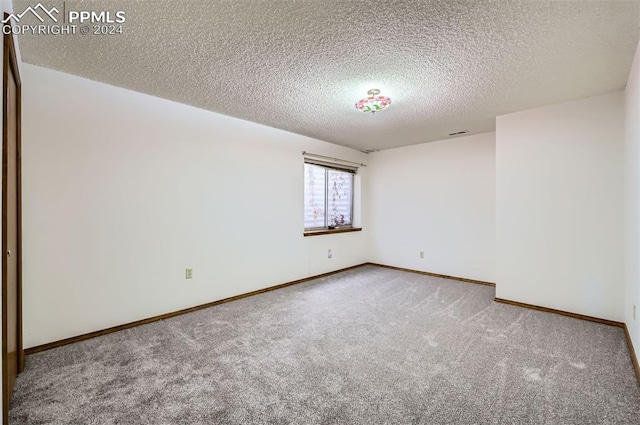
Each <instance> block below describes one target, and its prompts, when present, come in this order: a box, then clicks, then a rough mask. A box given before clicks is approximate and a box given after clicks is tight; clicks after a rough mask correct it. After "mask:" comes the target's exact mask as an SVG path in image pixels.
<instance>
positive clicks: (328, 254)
mask: <svg viewBox="0 0 640 425" xmlns="http://www.w3.org/2000/svg"><path fill="white" fill-rule="evenodd" d="M331 257H333V253H332V252H331V250H329V252H327V258H331Z"/></svg>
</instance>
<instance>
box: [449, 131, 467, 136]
mask: <svg viewBox="0 0 640 425" xmlns="http://www.w3.org/2000/svg"><path fill="white" fill-rule="evenodd" d="M467 133H469V130H462V131H456V132H455V133H449V136H460V135H462V134H467Z"/></svg>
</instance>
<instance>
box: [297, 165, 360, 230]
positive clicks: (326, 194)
mask: <svg viewBox="0 0 640 425" xmlns="http://www.w3.org/2000/svg"><path fill="white" fill-rule="evenodd" d="M306 164H309V165H312V166H316V167H321V168H323V169H324V214H323V215H324V226H316V227H304V236H314V235H324V234H329V233H343V232H349V231H359V230H362V229H361V228H356V227H354V225H353V222H354V211H355V205H354V204H355V199H354V198H355V180H356V179H355V176H356V174H357V168H355V167H346V166H345V167H342V166H340V165H339V164H333V163H327V162H324V161H316V160H310V159H308V158H305V160H304V165H306ZM329 170H335V171H339V172H342V173H348V174H351V197H350V200H349V206H350V217H351V220H350V223H349V224H345V225H342V226H329V211H328V209H329ZM306 178H307V176H306V173H305V174H304V176H303V194H304V193H306V189H307V188H306V184H304V183H306ZM303 198H304V196H303ZM305 208H306V205H303V211H304V209H305ZM303 221H304V220H303Z"/></svg>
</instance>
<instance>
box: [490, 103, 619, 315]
mask: <svg viewBox="0 0 640 425" xmlns="http://www.w3.org/2000/svg"><path fill="white" fill-rule="evenodd" d="M623 116H624V93H623V92H622V91H620V92H615V93H611V94H607V95H604V96H597V97H591V98H588V99H581V100H576V101H571V102H566V103H562V104H558V105H552V106H546V107H542V108H536V109H531V110H527V111H523V112H518V113H514V114H509V115H503V116H499V117H497V120H496V128H497V130H496V133H497V137H496V161H497V162H496V190H497V210H496V222H497V251H496V255H497V282H496V283H497V287H496V296H497V297H499V298H505V299H509V300H514V301H520V302H524V303H529V304H535V305H539V306H544V307H550V308H555V309H560V310H565V311H569V312H574V313H579V314H585V315H589V316H595V317H600V318H604V319H610V320H616V321H623V320H624V314H623V294H624V289H623V283H622V278H623V276H622V275H623V273H622V269H623V260H622V257H623V241H622V240H623V230H622V216H623V213H622V206H623V190H622V183H623V172H622V165H623V138H624V136H623Z"/></svg>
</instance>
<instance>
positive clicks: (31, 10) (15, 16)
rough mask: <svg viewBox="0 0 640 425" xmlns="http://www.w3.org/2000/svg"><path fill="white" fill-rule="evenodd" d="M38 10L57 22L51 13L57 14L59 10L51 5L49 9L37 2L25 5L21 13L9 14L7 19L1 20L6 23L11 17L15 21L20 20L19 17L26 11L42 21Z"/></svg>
mask: <svg viewBox="0 0 640 425" xmlns="http://www.w3.org/2000/svg"><path fill="white" fill-rule="evenodd" d="M38 10H39V11H40V14H43V15H46V16H48V17H49V18H51V19H52V20H53V22H58V18H56V17H55V16H54V15H53V14H54V13H55V14H58V13H60V11H59V10H58V9H57V8H56V7H55V6H54V7H52V8H51V9H47V8H46V7H44V6H43V5H42V3H38V4H37V5H36V6H35V7H31V6H29V7H27V8H26V9H25V10H24V11H23V12H22V13H12V14H10V15H9V17H8V18H7V19H4V20H3V21H2V23H3V24H6V23H7V22H9V21H10V20H11V19H13V20H14V21H15V22H20V19H22V18H23V17H24V15H26V14H27V13H31V14H33V15H34V16H35V17H36V18H38V20H39V21H40V22H44V18H43V17H42V16H41V15H40V14H38Z"/></svg>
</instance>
